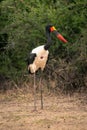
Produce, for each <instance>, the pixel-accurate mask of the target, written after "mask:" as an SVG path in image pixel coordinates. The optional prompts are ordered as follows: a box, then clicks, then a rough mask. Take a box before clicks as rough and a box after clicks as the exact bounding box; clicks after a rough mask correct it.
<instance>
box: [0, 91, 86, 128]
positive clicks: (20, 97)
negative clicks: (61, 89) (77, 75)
mask: <svg viewBox="0 0 87 130" xmlns="http://www.w3.org/2000/svg"><path fill="white" fill-rule="evenodd" d="M37 95H38V97H37V111H34V112H33V111H32V110H33V96H32V94H28V93H26V94H23V93H21V94H17V93H13V94H12V92H11V94H0V130H87V104H86V102H85V100H84V99H83V96H81V95H74V96H72V97H70V96H62V95H61V96H58V95H57V96H55V95H53V94H50V95H47V94H44V109H43V110H41V109H40V96H39V94H37Z"/></svg>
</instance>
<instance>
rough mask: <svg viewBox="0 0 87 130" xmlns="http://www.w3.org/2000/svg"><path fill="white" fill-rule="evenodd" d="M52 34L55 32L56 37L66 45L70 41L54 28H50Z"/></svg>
mask: <svg viewBox="0 0 87 130" xmlns="http://www.w3.org/2000/svg"><path fill="white" fill-rule="evenodd" d="M50 32H53V33H55V34H56V37H57V38H58V39H59V40H61V41H62V42H64V43H67V42H68V41H67V40H66V39H65V38H64V37H63V36H62V35H61V34H60V33H59V32H58V31H57V30H56V28H55V27H54V26H51V27H50Z"/></svg>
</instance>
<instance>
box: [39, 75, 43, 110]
mask: <svg viewBox="0 0 87 130" xmlns="http://www.w3.org/2000/svg"><path fill="white" fill-rule="evenodd" d="M41 81H42V75H41V76H40V87H39V88H40V92H41V95H40V96H41V109H43V87H42V82H41Z"/></svg>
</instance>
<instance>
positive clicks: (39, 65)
mask: <svg viewBox="0 0 87 130" xmlns="http://www.w3.org/2000/svg"><path fill="white" fill-rule="evenodd" d="M32 53H35V54H36V57H35V59H34V61H33V63H32V64H30V65H29V66H28V70H30V72H31V73H35V72H36V71H37V70H38V69H41V70H42V71H43V70H44V68H45V65H46V62H47V59H48V55H49V51H48V50H45V49H44V45H42V46H39V47H36V48H35V49H33V50H32V52H31V54H32Z"/></svg>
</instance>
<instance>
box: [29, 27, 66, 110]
mask: <svg viewBox="0 0 87 130" xmlns="http://www.w3.org/2000/svg"><path fill="white" fill-rule="evenodd" d="M50 33H54V34H55V35H56V37H57V38H58V39H59V40H61V41H62V42H64V43H67V40H66V39H65V38H64V37H63V36H62V35H61V34H60V33H59V32H58V31H57V30H56V28H55V27H54V26H52V25H47V26H46V36H47V43H46V44H45V45H41V46H38V47H36V48H35V49H33V50H32V51H31V52H30V54H29V57H28V71H29V73H31V74H34V110H36V83H35V82H36V76H35V75H36V72H37V71H38V70H39V69H41V71H42V72H43V70H44V68H45V66H46V63H47V60H48V55H49V48H50V46H51V45H52V43H51V36H50ZM41 109H43V98H42V86H41Z"/></svg>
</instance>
